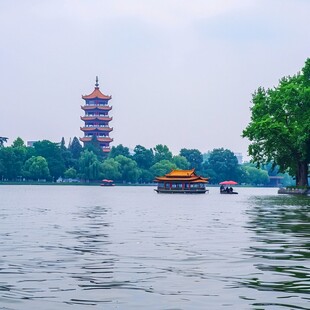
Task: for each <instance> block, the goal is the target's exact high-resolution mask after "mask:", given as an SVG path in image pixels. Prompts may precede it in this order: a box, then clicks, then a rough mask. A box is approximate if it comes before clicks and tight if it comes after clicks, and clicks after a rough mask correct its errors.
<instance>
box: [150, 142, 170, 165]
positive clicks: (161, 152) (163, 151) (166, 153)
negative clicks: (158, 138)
mask: <svg viewBox="0 0 310 310" xmlns="http://www.w3.org/2000/svg"><path fill="white" fill-rule="evenodd" d="M171 159H172V153H171V152H170V150H169V148H168V146H167V145H162V144H158V145H156V146H155V147H154V161H155V163H157V162H159V161H161V160H169V161H171Z"/></svg>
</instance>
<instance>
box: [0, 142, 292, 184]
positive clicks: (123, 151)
mask: <svg viewBox="0 0 310 310" xmlns="http://www.w3.org/2000/svg"><path fill="white" fill-rule="evenodd" d="M192 168H195V169H196V172H197V173H198V174H200V175H202V176H204V177H209V178H210V183H211V184H218V183H219V182H220V181H223V180H228V179H232V180H236V181H237V182H239V183H240V184H242V183H244V184H251V185H268V184H269V181H270V180H269V178H270V176H274V175H278V173H277V169H272V167H271V165H266V166H264V167H262V169H258V168H256V167H255V165H254V164H251V163H245V164H242V165H240V164H238V160H237V157H236V156H235V155H234V153H233V152H232V151H230V150H228V149H223V148H219V149H214V150H213V151H210V152H208V153H206V154H202V153H201V152H200V151H199V150H197V149H186V148H183V149H181V150H180V153H179V154H178V155H173V154H172V152H171V151H170V150H169V148H168V146H166V145H161V144H159V145H156V146H155V147H154V148H150V149H148V148H145V147H143V146H142V145H137V146H136V147H135V148H134V151H133V152H132V153H131V152H130V150H129V148H128V147H125V146H123V145H121V144H120V145H118V146H113V147H112V149H111V151H110V153H109V154H108V155H106V154H105V153H103V151H102V149H101V148H100V146H99V144H98V142H97V141H96V140H95V139H93V140H92V141H91V142H90V143H88V144H87V145H85V146H84V147H82V145H81V144H80V142H79V140H78V138H76V137H74V139H73V140H72V142H70V143H69V145H68V146H66V145H65V140H64V138H62V141H61V142H60V143H54V142H51V141H48V140H43V141H38V142H35V143H34V144H33V146H31V147H26V146H25V144H24V141H23V140H22V139H21V138H17V139H16V140H15V141H14V142H13V143H12V145H11V146H8V147H4V146H3V145H2V147H0V180H2V181H22V180H23V181H40V180H41V181H42V180H46V181H51V182H55V181H57V180H60V179H62V180H69V179H70V180H79V181H81V182H96V181H100V180H101V179H112V180H114V181H115V182H119V183H151V182H153V180H154V178H155V176H160V175H164V174H166V173H168V172H170V171H171V170H172V169H192ZM283 177H284V178H283V181H282V183H284V185H289V184H291V183H292V180H291V178H290V177H289V176H288V175H287V174H284V175H283Z"/></svg>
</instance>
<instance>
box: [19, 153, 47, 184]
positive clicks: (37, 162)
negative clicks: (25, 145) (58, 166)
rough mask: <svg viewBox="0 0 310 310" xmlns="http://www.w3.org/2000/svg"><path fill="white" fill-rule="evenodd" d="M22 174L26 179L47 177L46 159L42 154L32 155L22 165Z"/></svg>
mask: <svg viewBox="0 0 310 310" xmlns="http://www.w3.org/2000/svg"><path fill="white" fill-rule="evenodd" d="M23 176H24V177H25V178H26V179H32V180H42V179H47V178H49V176H50V174H49V169H48V164H47V161H46V159H45V158H44V157H42V156H32V157H31V158H29V159H28V160H27V161H26V162H25V165H24V170H23Z"/></svg>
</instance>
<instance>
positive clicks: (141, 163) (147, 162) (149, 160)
mask: <svg viewBox="0 0 310 310" xmlns="http://www.w3.org/2000/svg"><path fill="white" fill-rule="evenodd" d="M132 158H133V160H135V161H136V163H137V164H138V167H140V168H142V169H149V168H150V167H151V166H152V165H153V163H154V153H153V150H152V149H146V148H145V147H144V146H142V145H137V146H136V147H135V148H134V155H133V156H132Z"/></svg>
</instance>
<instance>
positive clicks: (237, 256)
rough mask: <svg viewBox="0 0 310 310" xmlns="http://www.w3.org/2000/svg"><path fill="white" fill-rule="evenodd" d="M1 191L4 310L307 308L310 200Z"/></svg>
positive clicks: (147, 191)
mask: <svg viewBox="0 0 310 310" xmlns="http://www.w3.org/2000/svg"><path fill="white" fill-rule="evenodd" d="M238 192H239V195H220V194H219V192H218V189H216V190H215V189H214V190H212V188H211V189H210V193H209V195H192V196H191V195H158V194H156V193H154V191H153V188H149V187H141V188H140V187H113V188H102V187H74V186H73V187H62V186H60V187H58V186H56V187H50V186H0V197H1V199H0V250H1V251H0V310H24V309H32V310H42V309H44V310H68V309H70V310H73V309H74V310H84V309H96V310H97V309H108V310H109V309H125V310H136V309H148V310H157V309H167V310H168V309H169V310H172V309H175V310H176V309H184V310H185V309H191V310H192V309H212V310H217V309H229V310H236V309H238V310H243V309H244V310H248V309H256V310H258V309H259V310H262V309H268V310H273V309H309V306H308V303H309V293H310V292H309V287H310V283H309V281H310V275H309V268H310V266H309V248H310V244H309V242H310V227H309V222H310V221H309V197H308V198H307V197H289V196H278V195H277V194H276V190H274V192H275V193H273V189H243V188H240V189H238Z"/></svg>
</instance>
